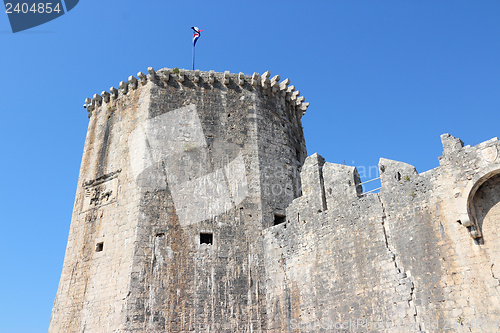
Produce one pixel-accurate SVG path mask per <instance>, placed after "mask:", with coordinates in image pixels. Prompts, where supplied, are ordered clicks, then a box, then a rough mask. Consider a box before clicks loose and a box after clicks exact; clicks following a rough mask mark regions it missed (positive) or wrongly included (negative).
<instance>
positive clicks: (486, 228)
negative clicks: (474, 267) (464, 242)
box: [469, 173, 500, 254]
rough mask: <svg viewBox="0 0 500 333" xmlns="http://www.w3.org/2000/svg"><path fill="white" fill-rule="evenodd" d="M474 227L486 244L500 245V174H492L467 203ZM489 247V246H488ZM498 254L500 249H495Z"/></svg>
mask: <svg viewBox="0 0 500 333" xmlns="http://www.w3.org/2000/svg"><path fill="white" fill-rule="evenodd" d="M469 205H470V213H472V214H473V216H474V219H475V222H476V226H477V228H478V230H479V232H480V234H482V235H483V242H484V245H485V246H488V245H489V244H488V243H490V244H491V243H494V244H500V174H499V173H497V174H494V175H492V176H491V177H489V178H488V179H487V180H486V181H484V182H483V183H482V184H481V185H480V186H479V187H478V189H477V190H476V192H475V193H474V196H473V197H472V200H471V201H470V203H469ZM488 247H489V246H488ZM496 248H497V250H498V252H499V254H500V247H496Z"/></svg>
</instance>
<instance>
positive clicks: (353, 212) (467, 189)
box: [262, 135, 500, 332]
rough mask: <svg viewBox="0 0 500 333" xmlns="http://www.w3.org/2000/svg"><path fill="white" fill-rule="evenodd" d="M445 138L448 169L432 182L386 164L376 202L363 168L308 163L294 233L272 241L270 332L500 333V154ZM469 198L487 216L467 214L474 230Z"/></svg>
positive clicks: (273, 231)
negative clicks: (365, 189)
mask: <svg viewBox="0 0 500 333" xmlns="http://www.w3.org/2000/svg"><path fill="white" fill-rule="evenodd" d="M442 140H443V146H444V148H445V150H444V153H443V156H442V157H441V166H440V167H438V168H436V169H433V170H430V171H427V172H424V173H422V174H417V172H416V171H415V169H414V168H413V167H412V166H411V165H408V164H405V163H401V162H396V161H391V160H387V159H381V160H380V163H379V169H380V173H381V183H382V188H381V191H380V193H375V194H366V195H360V193H359V186H357V184H359V178H358V177H357V172H356V171H355V169H354V168H352V167H348V166H343V165H336V164H330V163H327V162H326V163H325V162H324V161H322V158H321V157H320V156H319V155H317V154H315V155H312V156H310V157H308V158H307V159H306V161H305V163H304V168H303V170H302V174H301V178H302V187H303V193H304V196H302V197H300V198H297V199H295V200H294V201H293V203H292V205H290V206H289V207H288V209H287V211H286V216H287V223H285V224H281V225H278V226H274V227H271V228H269V229H267V230H265V231H264V233H263V236H262V240H263V242H264V248H265V250H264V252H265V253H266V256H265V266H266V286H267V288H268V289H267V295H268V296H267V312H268V314H269V327H271V328H273V329H275V331H294V330H297V331H298V330H300V331H303V332H315V331H318V330H320V329H345V330H346V331H359V332H364V331H369V330H374V331H381V330H383V329H387V331H391V332H401V331H405V332H409V331H414V332H417V331H426V332H438V331H443V330H446V329H448V330H453V331H460V330H464V329H469V328H470V329H471V331H474V332H487V331H488V332H495V331H497V330H498V325H499V324H500V323H499V322H498V319H497V318H498V312H499V311H500V307H499V303H498V291H497V287H498V280H497V277H498V276H499V275H498V274H497V275H495V273H496V272H497V270H496V269H497V268H495V263H496V264H498V259H499V258H498V255H497V253H498V252H497V251H496V250H495V249H496V248H497V247H498V245H500V244H499V243H498V238H497V236H496V227H495V224H496V223H495V222H496V216H497V214H498V201H499V197H498V193H499V192H500V187H499V181H498V176H495V174H496V173H497V172H496V171H495V170H497V171H498V170H500V165H498V162H499V161H498V158H497V155H498V154H497V152H498V150H499V144H498V141H497V140H491V141H488V142H485V143H483V144H481V145H478V146H476V147H469V146H467V147H463V144H462V143H461V142H460V141H459V140H458V139H455V138H453V137H451V136H449V135H443V137H442ZM307 166H310V167H307ZM312 166H316V167H312ZM485 175H486V176H485ZM491 175H493V176H491ZM468 184H469V185H468ZM474 184H475V185H474ZM311 188H313V189H311ZM475 191H476V192H475ZM321 193H325V196H326V201H327V205H326V206H327V209H326V210H323V209H322V207H323V204H322V200H321V199H320V198H318V194H321ZM463 196H465V197H469V196H471V200H469V201H470V202H469V206H471V205H472V206H473V207H475V211H472V210H473V209H470V208H469V212H468V213H467V211H466V213H465V214H467V215H468V218H469V219H470V220H471V221H472V222H466V220H467V218H465V217H464V216H463V214H464V213H463V207H462V206H463V204H464V202H463V200H462V197H463ZM466 201H467V200H466ZM465 204H467V203H465ZM471 211H472V212H471ZM460 219H462V220H463V221H460V222H458V221H459V220H460ZM476 219H477V223H476ZM462 222H465V223H462ZM481 223H483V225H481ZM485 224H486V225H488V226H487V227H486V226H485ZM476 226H477V228H478V229H479V230H480V231H479V233H478V232H477V231H476ZM485 231H486V233H485ZM479 234H481V235H482V236H481V237H479V236H478V235H479Z"/></svg>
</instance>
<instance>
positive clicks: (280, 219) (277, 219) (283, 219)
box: [273, 214, 286, 225]
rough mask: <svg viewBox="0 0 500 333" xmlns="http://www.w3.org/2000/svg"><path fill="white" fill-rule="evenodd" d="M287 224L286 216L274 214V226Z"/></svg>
mask: <svg viewBox="0 0 500 333" xmlns="http://www.w3.org/2000/svg"><path fill="white" fill-rule="evenodd" d="M284 222H286V216H285V215H281V214H274V224H273V225H278V224H281V223H284Z"/></svg>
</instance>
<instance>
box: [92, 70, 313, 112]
mask: <svg viewBox="0 0 500 333" xmlns="http://www.w3.org/2000/svg"><path fill="white" fill-rule="evenodd" d="M170 80H174V81H176V82H177V83H178V84H180V85H186V84H188V83H190V84H192V85H194V86H195V87H196V86H198V87H201V86H202V85H203V84H208V85H211V86H213V87H216V86H219V87H224V86H225V87H228V86H230V85H232V84H236V85H238V86H240V87H241V88H243V89H245V88H246V89H248V90H255V89H256V88H258V87H260V88H261V89H264V90H269V91H270V92H271V93H273V94H277V95H279V96H281V97H283V98H285V100H286V101H287V102H289V103H290V104H291V105H293V106H295V107H296V108H297V110H298V111H300V112H301V115H304V114H305V113H306V111H307V108H308V107H309V103H307V102H305V98H304V96H300V91H298V90H295V86H293V85H290V79H288V78H286V79H284V80H282V81H281V82H280V80H281V77H280V75H274V76H273V77H271V72H270V71H266V72H264V73H262V74H259V73H257V72H254V73H253V74H252V75H245V74H243V73H242V72H240V73H238V74H236V73H231V72H229V71H224V72H215V71H213V70H210V71H200V70H198V69H196V70H186V69H183V68H181V69H179V68H168V67H165V68H162V69H159V70H155V69H154V68H153V67H148V69H147V74H145V73H143V72H138V73H137V77H135V76H133V75H131V76H129V77H128V81H127V82H124V81H121V82H120V83H119V85H118V89H116V88H115V87H111V88H110V89H109V91H103V92H101V94H94V96H93V97H92V98H86V99H85V104H84V105H83V107H84V108H85V109H86V110H87V111H88V114H89V118H90V117H91V116H92V111H94V110H95V109H96V108H98V107H99V106H101V105H102V104H103V103H109V102H110V101H111V100H114V99H118V98H119V97H120V96H124V95H127V94H128V93H129V91H131V90H136V89H139V88H140V87H141V86H144V85H146V84H147V83H148V82H151V83H155V84H161V83H162V82H163V83H168V82H169V81H170Z"/></svg>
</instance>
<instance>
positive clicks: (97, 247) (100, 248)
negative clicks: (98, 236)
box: [95, 242, 104, 252]
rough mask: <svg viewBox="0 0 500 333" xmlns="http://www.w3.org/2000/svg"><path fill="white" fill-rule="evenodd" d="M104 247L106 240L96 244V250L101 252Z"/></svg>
mask: <svg viewBox="0 0 500 333" xmlns="http://www.w3.org/2000/svg"><path fill="white" fill-rule="evenodd" d="M103 248H104V242H100V243H97V244H96V245H95V252H101V251H102V249H103Z"/></svg>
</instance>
